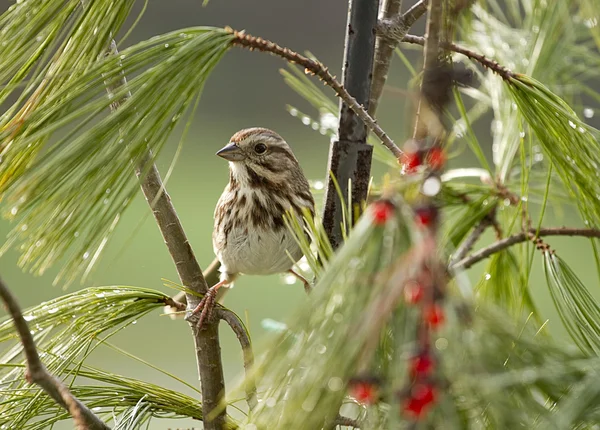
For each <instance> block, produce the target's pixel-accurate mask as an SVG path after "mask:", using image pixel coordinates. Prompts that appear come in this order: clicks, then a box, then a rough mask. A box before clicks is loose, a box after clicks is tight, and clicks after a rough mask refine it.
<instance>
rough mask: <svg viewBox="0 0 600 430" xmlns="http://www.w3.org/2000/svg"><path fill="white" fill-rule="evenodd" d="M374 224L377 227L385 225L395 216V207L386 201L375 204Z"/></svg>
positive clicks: (373, 208)
mask: <svg viewBox="0 0 600 430" xmlns="http://www.w3.org/2000/svg"><path fill="white" fill-rule="evenodd" d="M372 211H373V222H374V223H375V224H377V225H382V224H385V223H386V222H387V221H388V220H389V219H390V218H391V217H392V215H393V214H394V206H393V205H392V204H391V203H390V202H387V201H385V200H380V201H378V202H375V203H373V205H372Z"/></svg>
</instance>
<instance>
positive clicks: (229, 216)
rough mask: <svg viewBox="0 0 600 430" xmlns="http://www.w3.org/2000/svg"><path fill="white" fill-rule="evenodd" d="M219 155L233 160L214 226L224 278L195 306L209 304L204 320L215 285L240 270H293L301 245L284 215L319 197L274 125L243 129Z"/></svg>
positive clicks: (308, 205) (299, 210)
mask: <svg viewBox="0 0 600 430" xmlns="http://www.w3.org/2000/svg"><path fill="white" fill-rule="evenodd" d="M217 155H219V156H220V157H222V158H224V159H226V160H228V161H229V183H228V184H227V186H226V187H225V190H224V191H223V194H222V195H221V198H220V199H219V201H218V203H217V206H216V208H215V224H214V230H213V249H214V251H215V254H216V255H217V258H218V259H219V261H220V262H221V281H220V282H219V283H218V284H216V285H215V286H214V287H212V288H211V290H210V291H211V292H210V293H209V294H207V295H206V296H205V298H204V299H203V300H202V302H201V303H200V305H198V307H197V308H196V309H195V310H194V312H198V311H199V310H200V309H203V308H204V309H203V311H202V316H201V318H200V324H202V321H203V320H204V318H206V316H207V314H208V312H210V307H212V306H213V304H214V297H215V295H216V291H217V290H218V289H219V288H220V287H221V286H222V285H227V284H231V283H232V282H233V281H234V280H235V278H236V277H237V276H238V274H240V273H244V274H248V275H269V274H273V273H282V272H287V271H291V268H292V266H293V264H294V263H295V262H296V261H298V260H299V259H300V258H301V257H302V250H301V249H300V247H299V246H298V244H297V243H296V241H295V239H294V237H293V235H292V234H291V233H290V232H289V231H288V230H287V228H286V226H285V223H284V219H283V217H284V215H285V212H286V211H288V210H292V211H293V212H294V213H296V214H297V216H299V217H302V210H303V209H304V208H306V209H308V210H309V211H310V212H311V213H313V212H314V200H313V197H312V195H311V193H310V187H309V184H308V181H307V180H306V177H305V176H304V173H303V172H302V169H301V167H300V165H299V164H298V160H297V159H296V157H295V156H294V154H293V152H292V150H291V149H290V147H289V146H288V144H287V143H286V142H285V140H283V138H282V137H281V136H279V135H278V134H277V133H275V132H274V131H272V130H269V129H266V128H249V129H245V130H241V131H239V132H237V133H236V134H234V135H233V136H232V137H231V139H230V142H229V144H228V145H227V146H225V147H224V148H222V149H221V150H220V151H219V152H217ZM290 256H291V258H290ZM292 273H294V272H292ZM294 274H295V275H296V276H298V275H297V274H296V273H294ZM302 280H303V282H304V283H305V287H306V288H309V287H308V286H307V283H306V281H305V280H304V279H302Z"/></svg>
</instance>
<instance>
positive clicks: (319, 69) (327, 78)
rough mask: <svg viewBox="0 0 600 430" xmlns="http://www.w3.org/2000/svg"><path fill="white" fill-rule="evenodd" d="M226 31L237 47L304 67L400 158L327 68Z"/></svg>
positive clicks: (287, 51) (382, 131) (253, 38)
mask: <svg viewBox="0 0 600 430" xmlns="http://www.w3.org/2000/svg"><path fill="white" fill-rule="evenodd" d="M228 30H229V31H230V32H231V33H232V34H233V35H234V36H235V38H234V40H233V44H234V45H238V46H241V47H244V48H246V49H249V50H255V49H256V50H257V51H261V52H269V53H271V54H273V55H276V56H278V57H281V58H283V59H285V60H287V61H289V62H290V63H295V64H298V65H300V66H302V67H304V68H305V69H306V72H308V73H310V74H312V75H315V76H317V77H318V78H319V79H321V80H322V81H323V82H324V83H325V84H326V85H327V86H329V87H330V88H332V89H333V90H334V91H335V93H336V95H337V96H338V97H339V98H341V99H342V100H343V101H344V103H346V104H347V105H348V107H349V108H350V109H352V111H353V112H354V113H355V114H356V115H357V116H358V117H359V118H360V119H361V120H362V121H363V122H364V123H365V124H366V125H367V127H368V128H369V130H371V131H372V132H373V133H374V134H375V135H376V136H377V137H378V138H379V140H380V141H381V143H383V145H385V146H386V147H387V148H388V149H389V150H390V151H391V152H392V154H394V156H395V157H396V158H400V156H401V155H402V153H403V152H402V150H400V148H398V146H396V144H395V143H394V141H393V140H392V139H390V137H389V136H388V135H387V133H386V132H385V131H384V130H383V129H382V128H381V127H380V126H379V124H377V121H376V120H374V119H373V118H372V117H371V116H370V115H369V114H368V113H367V111H366V110H365V108H364V107H362V106H361V105H360V104H359V103H358V102H357V101H356V99H355V98H354V97H352V96H351V95H350V93H348V91H347V90H346V89H345V88H344V86H343V85H341V84H340V83H339V82H338V81H337V80H336V79H335V76H333V75H332V74H331V73H329V69H327V67H325V66H324V65H323V64H321V63H320V62H319V61H316V60H312V59H310V58H307V57H305V56H303V55H300V54H298V53H297V52H294V51H292V50H290V49H288V48H283V47H281V46H279V45H277V44H276V43H273V42H271V41H269V40H265V39H263V38H260V37H254V36H251V35H249V34H246V33H244V32H243V31H236V30H233V29H231V28H230V29H228Z"/></svg>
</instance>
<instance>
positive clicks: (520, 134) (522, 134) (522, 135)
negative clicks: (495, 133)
mask: <svg viewBox="0 0 600 430" xmlns="http://www.w3.org/2000/svg"><path fill="white" fill-rule="evenodd" d="M519 137H520V138H521V139H523V138H524V137H525V132H524V131H522V132H520V133H519Z"/></svg>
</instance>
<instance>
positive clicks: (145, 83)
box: [0, 2, 232, 283]
mask: <svg viewBox="0 0 600 430" xmlns="http://www.w3.org/2000/svg"><path fill="white" fill-rule="evenodd" d="M50 3H52V2H50ZM54 3H56V2H54ZM91 3H93V4H95V5H103V6H96V8H101V10H96V9H94V10H91V11H90V12H89V14H86V15H85V16H86V17H88V16H92V15H91V14H95V15H93V16H96V15H98V16H100V15H102V13H104V12H106V10H105V9H107V10H113V9H114V12H111V13H117V12H118V11H119V10H120V9H117V8H112V7H111V6H110V4H109V3H103V2H91ZM121 3H123V2H121ZM121 3H120V5H121ZM20 10H21V9H19V8H16V9H13V10H10V11H8V12H7V13H6V14H5V15H6V16H5V17H4V19H6V20H10V19H11V18H12V17H13V15H15V14H17V13H18V11H20ZM106 13H108V12H106ZM122 13H123V12H121V14H122ZM102 16H104V15H102ZM119 16H120V15H119ZM80 24H81V23H80ZM84 24H85V23H83V24H81V25H82V27H76V28H75V27H74V30H73V31H77V32H80V31H85V30H86V29H87V30H89V31H88V32H87V33H86V34H91V33H92V32H93V31H92V30H90V29H89V28H88V27H87V26H86V25H91V24H86V25H84ZM100 27H102V28H103V29H106V28H110V27H106V26H100ZM92 28H94V27H92ZM9 29H12V27H9ZM15 32H16V33H15V34H12V33H11V34H8V35H6V36H4V35H2V36H0V40H4V38H6V39H7V40H12V39H11V38H17V37H19V35H20V33H18V32H17V31H16V30H15ZM105 36H106V37H104V38H102V39H100V38H98V39H95V38H88V37H85V38H84V37H81V36H77V34H74V35H73V37H78V39H77V40H79V39H81V40H87V41H95V42H94V43H95V44H97V45H98V46H96V45H94V47H95V48H94V49H92V48H90V47H87V46H77V50H73V51H72V50H71V48H70V45H69V49H66V48H65V51H64V52H62V55H60V56H57V57H56V58H57V59H56V62H57V64H58V65H57V66H55V67H57V68H59V69H60V68H62V67H66V68H67V69H68V70H69V74H66V75H65V74H61V73H59V71H60V70H58V71H57V70H55V69H54V68H53V64H54V63H52V62H51V63H50V64H49V65H48V66H47V68H41V70H39V71H38V72H37V74H36V75H35V76H34V77H33V78H32V79H31V81H32V82H38V81H39V80H41V83H39V82H38V83H37V84H36V85H35V86H33V87H32V88H29V87H27V88H26V89H25V90H24V92H23V97H28V99H27V101H23V100H21V99H19V101H18V102H16V103H15V104H14V105H13V107H11V108H9V110H8V111H7V112H6V113H5V115H3V116H2V118H1V119H0V142H2V143H0V158H1V159H2V163H0V194H2V195H3V204H4V205H5V208H6V209H5V211H6V212H5V214H6V215H7V216H8V217H9V218H12V219H16V220H17V221H18V222H17V224H16V225H15V228H14V229H13V231H12V232H11V234H10V235H9V238H8V240H7V242H6V243H5V245H4V247H3V248H2V251H3V252H4V251H6V250H7V249H8V248H9V247H11V246H13V245H19V249H20V251H21V258H20V260H19V264H20V265H21V266H22V267H23V268H25V269H28V270H31V271H33V272H34V273H43V272H44V271H45V270H46V269H47V268H48V267H49V266H50V265H52V264H54V263H56V262H57V261H59V260H60V259H62V258H66V263H65V265H64V266H63V269H62V271H61V272H60V273H59V275H58V277H57V281H58V280H62V281H64V282H66V283H69V282H71V281H73V280H75V279H77V278H78V277H80V276H81V275H84V279H85V276H86V275H87V274H89V272H90V270H91V269H92V267H93V266H94V264H95V263H96V261H97V259H98V257H99V256H100V254H101V252H102V250H103V248H104V247H105V245H106V243H107V240H108V238H109V236H110V234H111V233H112V231H113V230H114V228H115V227H116V224H117V222H118V221H119V219H120V217H121V214H122V212H123V210H125V208H126V207H127V206H128V204H129V203H130V201H131V199H132V198H133V196H134V194H135V193H136V192H138V188H137V184H138V183H137V181H136V180H135V176H134V174H133V172H134V167H135V168H137V169H138V170H139V171H140V173H141V175H142V177H143V175H144V173H145V172H146V171H147V169H148V168H149V166H150V163H152V162H153V160H154V157H156V156H157V155H158V154H159V153H160V151H161V149H162V147H163V145H164V144H165V142H166V139H167V137H168V136H169V135H170V134H171V133H172V132H173V130H174V128H175V127H176V126H177V125H178V124H179V123H180V122H181V120H182V118H184V117H185V115H186V114H187V113H189V111H190V108H191V107H193V106H194V105H195V104H197V102H198V98H199V96H200V93H201V91H202V87H203V85H204V82H205V81H206V79H207V77H208V75H209V74H210V72H211V71H212V69H213V68H214V67H215V65H216V64H217V63H218V61H219V60H220V59H221V57H222V56H223V54H224V53H225V52H226V51H227V50H228V48H229V47H230V42H231V38H232V35H231V34H230V33H228V32H226V31H225V30H222V29H215V28H201V27H199V28H190V29H183V30H180V31H176V32H172V33H168V34H165V35H161V36H157V37H155V38H152V39H151V40H148V41H144V42H140V43H138V44H136V45H134V46H132V47H130V48H127V49H125V50H123V51H122V52H121V53H120V55H118V56H115V55H109V56H105V55H101V56H100V58H99V59H97V57H98V56H99V55H100V54H102V53H104V52H106V50H107V49H108V41H109V40H110V38H109V37H108V35H105ZM33 39H34V40H35V37H34V38H33ZM98 41H100V42H98ZM89 43H91V42H89ZM80 51H83V52H85V53H86V55H88V54H89V58H88V56H81V55H80ZM19 54H20V55H21V56H23V55H25V54H24V53H23V52H22V51H21V52H19ZM15 55H17V54H16V53H15ZM86 58H87V59H88V60H87V62H85V63H84V64H80V62H81V61H84V60H85V59H86ZM41 64H43V63H41ZM40 67H41V66H40ZM124 72H126V73H127V75H128V76H129V77H131V79H130V80H129V82H128V83H126V84H125V82H124V81H123V73H124ZM55 73H59V76H60V79H58V78H56V79H54V77H55ZM48 76H50V78H48V79H46V77H48ZM107 88H109V89H110V94H109V95H108V97H107V95H106V91H107ZM33 91H35V92H33ZM30 92H33V94H29V93H30ZM158 99H160V100H162V101H161V103H156V100H158ZM112 103H118V104H120V108H119V109H118V111H117V112H116V113H112V114H111V113H110V112H109V111H110V109H109V108H110V106H111V104H112ZM19 108H21V111H20V113H16V114H15V112H17V109H19ZM51 136H56V138H55V140H54V141H53V143H52V145H49V144H48V141H49V139H50V137H51ZM148 150H150V151H152V152H151V153H152V154H153V155H152V156H149V155H148V154H149V153H148ZM42 154H43V156H42Z"/></svg>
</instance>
